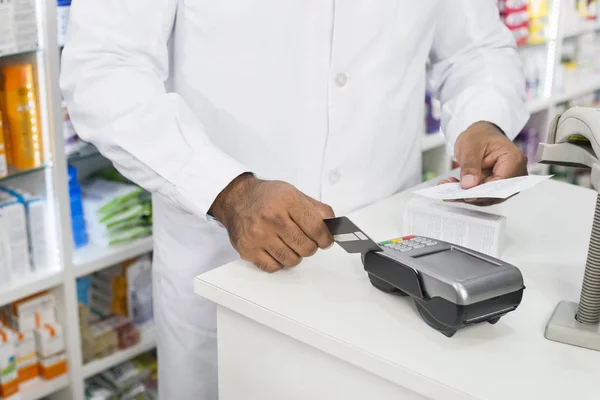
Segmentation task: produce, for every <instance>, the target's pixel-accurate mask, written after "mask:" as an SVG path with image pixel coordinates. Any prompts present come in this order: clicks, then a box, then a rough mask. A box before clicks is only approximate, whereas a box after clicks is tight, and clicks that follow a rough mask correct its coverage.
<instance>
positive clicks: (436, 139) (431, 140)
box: [421, 132, 446, 151]
mask: <svg viewBox="0 0 600 400" xmlns="http://www.w3.org/2000/svg"><path fill="white" fill-rule="evenodd" d="M445 143H446V139H445V138H444V135H443V134H442V133H441V132H438V133H429V134H428V133H424V134H423V135H422V136H421V151H429V150H432V149H436V148H438V147H441V146H444V144H445Z"/></svg>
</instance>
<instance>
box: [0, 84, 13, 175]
mask: <svg viewBox="0 0 600 400" xmlns="http://www.w3.org/2000/svg"><path fill="white" fill-rule="evenodd" d="M0 78H1V77H0ZM0 81H1V79H0ZM0 119H1V120H2V121H0V125H1V126H0V135H2V138H3V142H4V153H5V155H6V163H7V164H12V146H11V145H10V133H9V132H8V120H7V117H6V108H5V107H4V85H3V84H2V82H0Z"/></svg>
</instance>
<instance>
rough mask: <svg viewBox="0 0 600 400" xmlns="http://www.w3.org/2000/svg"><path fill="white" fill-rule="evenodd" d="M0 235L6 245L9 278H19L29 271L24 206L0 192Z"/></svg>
mask: <svg viewBox="0 0 600 400" xmlns="http://www.w3.org/2000/svg"><path fill="white" fill-rule="evenodd" d="M0 235H2V236H3V238H2V241H3V242H4V243H5V245H4V246H5V248H6V246H8V250H7V251H8V253H9V257H10V258H9V266H10V277H11V279H13V280H15V279H19V278H23V277H25V276H27V275H28V274H29V273H30V272H31V261H30V259H29V239H28V238H27V220H26V217H25V207H24V206H23V204H21V203H19V201H18V200H17V199H16V198H15V197H14V196H12V195H10V194H8V193H6V192H0Z"/></svg>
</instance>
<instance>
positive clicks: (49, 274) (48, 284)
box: [0, 269, 64, 306]
mask: <svg viewBox="0 0 600 400" xmlns="http://www.w3.org/2000/svg"><path fill="white" fill-rule="evenodd" d="M63 281H64V274H63V272H62V271H60V270H56V269H49V270H47V271H40V272H34V273H32V274H30V275H29V276H27V277H25V278H22V279H19V280H17V281H14V282H11V283H9V284H8V285H0V306H2V305H5V304H9V303H12V302H13V301H15V300H19V299H21V298H24V297H28V296H31V295H33V294H35V293H38V292H43V291H45V290H48V289H52V288H54V287H55V286H59V285H61V284H62V283H63Z"/></svg>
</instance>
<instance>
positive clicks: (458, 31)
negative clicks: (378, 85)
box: [430, 0, 529, 155]
mask: <svg viewBox="0 0 600 400" xmlns="http://www.w3.org/2000/svg"><path fill="white" fill-rule="evenodd" d="M436 15H437V16H438V18H437V21H436V22H435V32H434V37H433V46H432V52H431V54H430V62H431V64H432V73H431V80H430V84H431V87H432V90H433V93H434V94H435V95H436V97H438V98H439V100H440V103H441V107H442V111H441V125H442V131H443V132H444V135H445V137H446V142H447V150H448V153H449V154H450V155H454V145H455V143H456V140H457V139H458V136H459V135H460V134H461V133H462V132H463V131H465V130H466V129H467V128H468V127H469V126H470V125H472V124H473V123H475V122H478V121H487V122H491V123H493V124H495V125H497V126H498V127H499V128H500V129H501V130H502V131H503V132H504V134H505V135H506V136H507V137H508V138H510V139H511V140H513V139H514V138H515V137H516V136H517V135H518V134H519V132H520V131H521V129H522V128H523V127H524V125H525V124H526V123H527V121H528V119H529V113H528V111H527V108H526V103H525V100H526V98H525V79H524V76H523V72H522V64H521V60H520V57H519V54H518V52H517V50H516V44H515V40H514V38H513V36H512V33H511V32H510V31H509V30H508V29H507V28H506V27H505V25H504V23H503V22H502V21H501V19H500V17H499V13H498V8H497V6H496V1H495V0H457V1H447V0H441V1H438V9H437V10H436Z"/></svg>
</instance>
